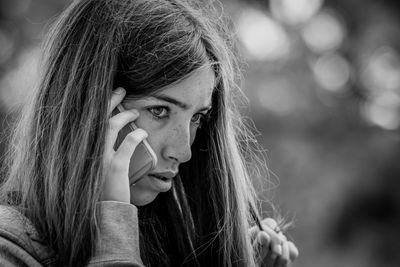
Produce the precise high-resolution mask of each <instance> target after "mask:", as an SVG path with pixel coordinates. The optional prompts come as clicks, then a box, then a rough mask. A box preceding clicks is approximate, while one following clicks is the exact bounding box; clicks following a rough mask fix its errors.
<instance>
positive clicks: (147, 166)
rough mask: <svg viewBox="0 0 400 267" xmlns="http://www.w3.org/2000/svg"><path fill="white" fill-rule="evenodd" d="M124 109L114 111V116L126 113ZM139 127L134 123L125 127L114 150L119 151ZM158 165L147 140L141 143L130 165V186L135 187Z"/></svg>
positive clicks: (118, 107)
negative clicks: (127, 137) (126, 139)
mask: <svg viewBox="0 0 400 267" xmlns="http://www.w3.org/2000/svg"><path fill="white" fill-rule="evenodd" d="M124 110H125V109H124V107H123V106H122V105H121V104H118V106H117V107H116V108H115V109H114V110H113V112H112V115H113V116H114V115H116V114H118V113H120V112H122V111H124ZM137 128H138V127H137V126H136V124H135V123H134V122H130V123H128V124H127V125H125V126H124V128H122V129H121V131H119V133H118V137H117V141H116V142H115V145H114V149H118V147H119V146H120V145H121V143H122V141H123V140H124V139H125V137H126V135H127V134H128V133H130V132H132V131H134V130H136V129H137ZM156 165H157V156H156V154H155V153H154V151H153V149H152V148H151V147H150V145H149V143H148V142H147V140H146V139H144V140H143V141H142V142H140V143H139V145H138V146H137V147H136V149H135V151H134V152H133V155H132V157H131V160H130V163H129V172H128V176H129V184H130V185H131V186H132V185H135V183H136V182H138V181H139V180H140V179H141V178H142V177H143V176H144V175H145V174H146V173H148V172H149V171H151V170H152V169H153V168H155V166H156Z"/></svg>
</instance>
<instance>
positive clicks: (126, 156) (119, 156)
mask: <svg viewBox="0 0 400 267" xmlns="http://www.w3.org/2000/svg"><path fill="white" fill-rule="evenodd" d="M147 136H148V134H147V132H146V131H145V130H143V129H140V128H138V129H136V130H134V131H133V132H130V133H129V134H127V135H126V137H125V139H124V140H123V141H122V143H121V145H120V146H119V148H118V149H117V151H116V152H115V160H116V161H120V162H121V163H122V164H126V166H128V165H129V162H130V159H131V157H132V154H133V152H134V151H135V149H136V147H137V145H138V144H139V143H140V142H142V141H143V139H145V138H146V137H147Z"/></svg>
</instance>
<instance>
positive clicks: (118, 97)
mask: <svg viewBox="0 0 400 267" xmlns="http://www.w3.org/2000/svg"><path fill="white" fill-rule="evenodd" d="M125 94H126V91H125V89H124V88H122V87H118V88H117V89H115V90H114V91H113V92H112V94H111V100H110V104H109V107H108V114H111V112H112V111H113V110H114V109H115V108H116V107H117V105H118V104H119V103H121V101H122V99H124V97H125Z"/></svg>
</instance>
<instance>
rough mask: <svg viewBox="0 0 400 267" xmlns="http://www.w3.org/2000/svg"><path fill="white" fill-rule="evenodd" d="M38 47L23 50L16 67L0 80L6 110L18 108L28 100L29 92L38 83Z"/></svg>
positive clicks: (0, 92)
mask: <svg viewBox="0 0 400 267" xmlns="http://www.w3.org/2000/svg"><path fill="white" fill-rule="evenodd" d="M39 50H40V49H38V48H30V49H26V50H25V51H23V52H22V53H21V54H20V55H19V56H18V60H17V64H16V65H15V68H14V69H12V70H10V71H9V72H8V73H7V74H6V75H5V76H4V77H3V78H2V79H1V81H0V103H1V106H2V107H3V108H5V109H6V110H9V111H11V110H14V109H17V108H18V107H19V106H20V105H22V104H23V103H24V102H26V100H27V96H28V95H29V92H30V91H31V90H32V89H33V87H34V86H35V85H36V83H37V78H38V61H39V56H40V53H39Z"/></svg>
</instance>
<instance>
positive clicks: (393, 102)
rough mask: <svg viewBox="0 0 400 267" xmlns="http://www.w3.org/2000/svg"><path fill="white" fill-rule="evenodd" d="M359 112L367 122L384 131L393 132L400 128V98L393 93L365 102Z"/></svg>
mask: <svg viewBox="0 0 400 267" xmlns="http://www.w3.org/2000/svg"><path fill="white" fill-rule="evenodd" d="M361 111H362V115H363V116H364V117H365V119H366V120H367V121H368V122H370V123H371V124H373V125H376V126H379V127H381V128H383V129H385V130H395V129H397V128H399V126H400V116H399V115H400V97H399V96H398V95H397V94H394V93H393V92H388V93H384V94H381V95H379V96H378V97H375V98H373V99H371V100H370V101H367V102H366V103H365V104H364V105H363V106H362V107H361Z"/></svg>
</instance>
